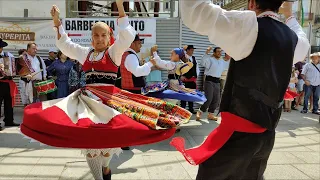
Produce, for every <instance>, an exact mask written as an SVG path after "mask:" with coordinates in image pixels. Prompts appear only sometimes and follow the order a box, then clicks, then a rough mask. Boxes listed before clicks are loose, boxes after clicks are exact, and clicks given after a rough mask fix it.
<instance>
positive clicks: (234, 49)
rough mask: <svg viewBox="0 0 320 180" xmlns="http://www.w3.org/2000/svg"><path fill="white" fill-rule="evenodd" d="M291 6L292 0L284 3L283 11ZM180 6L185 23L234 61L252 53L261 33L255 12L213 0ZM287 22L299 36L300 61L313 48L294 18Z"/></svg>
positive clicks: (194, 0)
mask: <svg viewBox="0 0 320 180" xmlns="http://www.w3.org/2000/svg"><path fill="white" fill-rule="evenodd" d="M286 4H287V5H286ZM289 5H290V6H291V7H292V3H288V2H286V3H285V4H284V7H283V8H284V9H285V10H284V12H285V13H287V14H290V13H291V14H292V10H291V9H290V6H289ZM180 9H181V17H182V20H183V23H184V24H185V25H186V26H188V27H189V28H190V29H191V30H193V31H195V32H197V33H199V34H202V35H206V36H208V37H209V40H210V42H212V43H214V44H216V45H217V46H219V47H221V48H222V49H223V50H225V51H226V52H227V53H228V54H229V55H230V56H231V57H232V58H233V59H234V60H236V61H237V60H241V59H243V58H246V57H247V56H248V55H250V54H251V52H252V49H253V47H254V45H255V43H256V40H257V35H258V22H257V16H256V13H255V12H254V11H226V10H224V9H222V8H221V7H220V6H217V5H214V4H213V3H212V2H211V1H210V0H187V1H186V0H180ZM286 23H287V25H288V26H289V27H290V28H291V29H292V30H293V31H294V32H296V34H297V36H298V38H299V40H298V44H297V46H296V51H295V57H294V61H296V60H301V59H303V58H304V56H306V54H307V52H308V49H309V47H310V45H309V42H308V40H307V38H306V34H305V33H303V31H302V28H301V26H300V25H299V23H298V22H297V21H296V20H295V19H294V18H292V19H291V20H288V21H287V22H286Z"/></svg>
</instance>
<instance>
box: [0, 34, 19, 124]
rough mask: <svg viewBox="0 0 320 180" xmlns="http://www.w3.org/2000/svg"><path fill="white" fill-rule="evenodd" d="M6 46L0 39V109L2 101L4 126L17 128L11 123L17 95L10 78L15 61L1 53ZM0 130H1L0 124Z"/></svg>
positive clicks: (8, 54) (11, 56)
mask: <svg viewBox="0 0 320 180" xmlns="http://www.w3.org/2000/svg"><path fill="white" fill-rule="evenodd" d="M6 46H8V44H7V43H6V42H5V41H3V40H2V39H0V108H1V105H2V102H3V101H4V120H3V122H4V123H5V126H19V124H17V123H15V122H13V107H14V105H15V96H16V94H17V93H18V89H17V86H16V84H15V83H14V82H13V80H12V76H13V75H14V73H15V61H14V56H13V55H12V54H11V53H10V52H5V51H3V48H4V47H6ZM0 112H1V111H0ZM0 130H2V126H1V124H0Z"/></svg>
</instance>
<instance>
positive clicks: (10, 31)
mask: <svg viewBox="0 0 320 180" xmlns="http://www.w3.org/2000/svg"><path fill="white" fill-rule="evenodd" d="M0 38H1V39H3V40H4V41H6V42H7V43H8V47H7V48H10V49H26V48H27V44H28V43H30V42H35V43H36V44H37V45H38V49H41V50H48V49H50V48H55V47H56V46H55V42H56V41H55V38H56V32H55V31H54V30H53V25H52V21H50V20H45V21H44V20H41V21H39V20H38V21H14V22H11V21H0Z"/></svg>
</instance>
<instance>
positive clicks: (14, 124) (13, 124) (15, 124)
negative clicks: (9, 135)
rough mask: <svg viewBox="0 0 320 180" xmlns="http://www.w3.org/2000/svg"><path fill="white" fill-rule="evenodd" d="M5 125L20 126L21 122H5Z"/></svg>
mask: <svg viewBox="0 0 320 180" xmlns="http://www.w3.org/2000/svg"><path fill="white" fill-rule="evenodd" d="M5 126H7V127H16V126H20V124H17V123H14V122H13V123H5Z"/></svg>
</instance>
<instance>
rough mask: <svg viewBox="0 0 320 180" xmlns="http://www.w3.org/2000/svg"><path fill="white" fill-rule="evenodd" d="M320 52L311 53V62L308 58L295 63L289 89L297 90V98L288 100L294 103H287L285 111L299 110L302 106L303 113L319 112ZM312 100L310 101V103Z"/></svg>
mask: <svg viewBox="0 0 320 180" xmlns="http://www.w3.org/2000/svg"><path fill="white" fill-rule="evenodd" d="M319 59H320V52H317V53H313V54H311V55H310V62H309V63H307V62H306V61H307V58H306V59H304V60H302V61H300V62H297V63H296V64H294V67H293V69H292V75H291V79H290V83H289V87H288V88H289V89H290V90H291V91H294V92H297V93H298V96H297V97H296V98H295V99H292V100H287V102H288V101H292V103H291V104H290V103H288V104H285V105H286V106H285V111H287V112H290V111H291V109H293V110H297V109H298V107H299V106H302V107H303V108H302V110H301V113H307V112H308V110H311V112H312V113H314V114H319V115H320V112H319V95H320V63H319ZM309 102H310V103H309Z"/></svg>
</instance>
